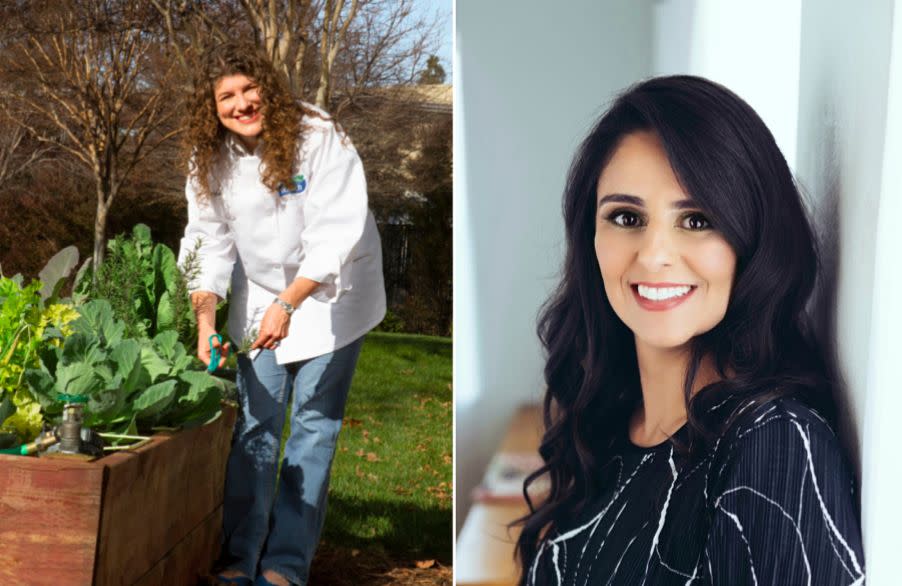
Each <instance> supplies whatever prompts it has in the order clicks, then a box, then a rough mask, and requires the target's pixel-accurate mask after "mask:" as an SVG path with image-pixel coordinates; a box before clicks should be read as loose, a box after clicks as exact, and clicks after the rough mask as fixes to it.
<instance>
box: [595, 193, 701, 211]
mask: <svg viewBox="0 0 902 586" xmlns="http://www.w3.org/2000/svg"><path fill="white" fill-rule="evenodd" d="M606 203H625V204H629V205H634V206H636V207H638V208H644V207H645V200H644V199H642V198H641V197H636V196H635V195H626V194H625V193H611V194H609V195H606V196H604V197H602V198H601V199H600V200H598V207H601V206H603V205H604V204H606ZM671 207H672V208H674V209H676V210H685V209H693V208H697V207H698V204H697V203H695V200H693V199H689V198H686V199H678V200H677V201H675V202H673V204H671Z"/></svg>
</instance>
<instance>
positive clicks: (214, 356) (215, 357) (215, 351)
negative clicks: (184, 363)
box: [207, 334, 222, 374]
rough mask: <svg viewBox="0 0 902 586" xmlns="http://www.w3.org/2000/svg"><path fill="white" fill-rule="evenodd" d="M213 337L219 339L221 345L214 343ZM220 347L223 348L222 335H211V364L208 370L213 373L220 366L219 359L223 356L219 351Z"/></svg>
mask: <svg viewBox="0 0 902 586" xmlns="http://www.w3.org/2000/svg"><path fill="white" fill-rule="evenodd" d="M213 338H216V340H218V341H219V346H214V345H213ZM220 348H222V336H220V335H219V334H213V335H212V336H210V364H208V365H207V372H209V373H211V374H212V373H214V372H216V368H217V367H218V366H219V359H220V358H222V355H221V354H220V353H219V349H220Z"/></svg>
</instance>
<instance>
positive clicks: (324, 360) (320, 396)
mask: <svg viewBox="0 0 902 586" xmlns="http://www.w3.org/2000/svg"><path fill="white" fill-rule="evenodd" d="M361 346H363V338H362V337H361V338H359V339H357V340H356V341H354V342H352V343H351V344H349V345H347V346H344V347H342V348H340V349H338V350H336V351H335V352H332V353H329V354H325V355H323V356H318V357H316V358H313V359H311V360H306V361H303V362H301V363H300V365H299V368H298V371H297V375H296V377H295V381H294V396H293V401H292V416H291V436H290V437H289V438H288V441H287V442H286V443H285V457H284V459H283V460H282V471H281V474H280V476H279V490H278V494H277V495H276V503H275V507H274V508H273V516H272V521H271V525H272V526H271V529H270V533H269V540H268V541H267V544H266V552H265V553H264V555H263V557H262V559H261V560H260V570H261V572H262V571H264V570H275V571H276V572H278V573H280V574H281V575H283V576H285V577H286V578H288V579H289V580H290V581H291V582H293V583H297V584H306V582H307V575H308V574H309V572H310V562H311V560H312V559H313V554H314V552H315V551H316V546H317V544H318V543H319V536H320V532H321V531H322V528H323V521H324V519H325V514H326V494H327V493H328V489H329V472H330V470H331V467H332V458H333V456H334V455H335V443H336V440H337V439H338V432H339V431H340V430H341V420H342V417H343V416H344V409H345V402H346V400H347V397H348V390H349V389H350V387H351V378H352V377H353V375H354V367H355V366H356V364H357V357H358V356H359V354H360V348H361Z"/></svg>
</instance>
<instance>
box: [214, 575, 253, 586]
mask: <svg viewBox="0 0 902 586" xmlns="http://www.w3.org/2000/svg"><path fill="white" fill-rule="evenodd" d="M216 584H217V585H218V586H254V584H255V582H254V581H253V580H251V579H250V578H248V577H247V576H233V577H231V578H227V577H225V576H223V575H222V574H218V575H217V576H216Z"/></svg>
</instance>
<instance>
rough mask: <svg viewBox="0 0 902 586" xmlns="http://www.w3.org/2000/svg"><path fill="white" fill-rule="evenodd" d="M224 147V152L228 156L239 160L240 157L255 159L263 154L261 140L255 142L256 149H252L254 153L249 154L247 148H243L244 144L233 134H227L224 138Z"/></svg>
mask: <svg viewBox="0 0 902 586" xmlns="http://www.w3.org/2000/svg"><path fill="white" fill-rule="evenodd" d="M225 146H226V151H227V152H228V153H229V155H231V156H233V157H236V158H241V157H257V158H260V156H261V155H262V154H263V139H262V138H261V139H259V140H258V141H257V148H255V149H254V152H249V151H248V150H247V147H245V146H244V143H243V142H241V141H240V140H239V139H238V137H237V136H235V134H234V133H232V132H228V133H227V134H226V138H225Z"/></svg>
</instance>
